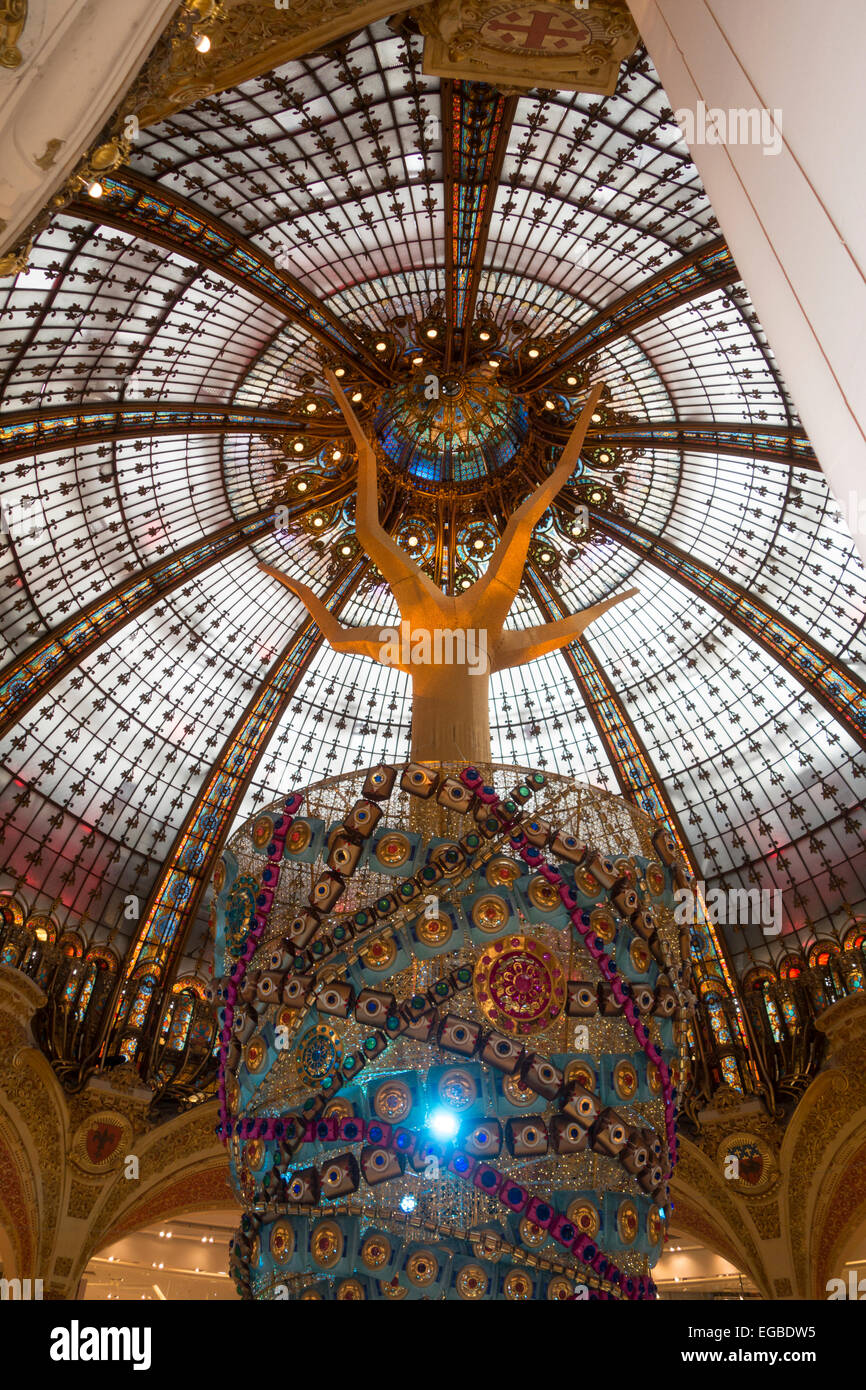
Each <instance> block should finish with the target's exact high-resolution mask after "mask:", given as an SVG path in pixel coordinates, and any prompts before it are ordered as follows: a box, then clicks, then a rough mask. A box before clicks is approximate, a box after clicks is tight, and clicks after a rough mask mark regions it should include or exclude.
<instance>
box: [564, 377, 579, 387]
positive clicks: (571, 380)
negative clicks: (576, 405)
mask: <svg viewBox="0 0 866 1390" xmlns="http://www.w3.org/2000/svg"><path fill="white" fill-rule="evenodd" d="M566 381H567V382H568V384H569V386H576V385H577V377H576V376H569V377H566Z"/></svg>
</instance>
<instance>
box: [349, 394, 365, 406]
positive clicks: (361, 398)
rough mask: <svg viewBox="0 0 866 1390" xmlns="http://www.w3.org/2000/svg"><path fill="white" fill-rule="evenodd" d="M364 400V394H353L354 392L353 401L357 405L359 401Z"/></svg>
mask: <svg viewBox="0 0 866 1390" xmlns="http://www.w3.org/2000/svg"><path fill="white" fill-rule="evenodd" d="M363 399H364V397H363V394H362V393H361V392H360V391H353V392H352V400H353V401H355V403H356V404H357V402H358V401H361V400H363Z"/></svg>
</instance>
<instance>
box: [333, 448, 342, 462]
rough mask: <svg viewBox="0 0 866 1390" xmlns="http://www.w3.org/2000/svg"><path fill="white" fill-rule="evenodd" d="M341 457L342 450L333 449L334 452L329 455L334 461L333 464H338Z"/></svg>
mask: <svg viewBox="0 0 866 1390" xmlns="http://www.w3.org/2000/svg"><path fill="white" fill-rule="evenodd" d="M342 457H343V451H342V449H335V450H334V452H333V453H332V454H331V458H332V459H333V460H334V463H339V462H340V459H341V458H342Z"/></svg>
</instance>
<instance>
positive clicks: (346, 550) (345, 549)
mask: <svg viewBox="0 0 866 1390" xmlns="http://www.w3.org/2000/svg"><path fill="white" fill-rule="evenodd" d="M351 553H352V547H351V546H350V545H341V546H340V554H341V555H351Z"/></svg>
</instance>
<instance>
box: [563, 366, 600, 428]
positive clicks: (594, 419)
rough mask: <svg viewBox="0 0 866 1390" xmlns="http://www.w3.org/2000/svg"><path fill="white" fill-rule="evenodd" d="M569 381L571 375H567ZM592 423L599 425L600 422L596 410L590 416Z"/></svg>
mask: <svg viewBox="0 0 866 1390" xmlns="http://www.w3.org/2000/svg"><path fill="white" fill-rule="evenodd" d="M569 381H571V377H569ZM592 423H593V424H594V425H600V424H601V416H600V415H599V413H598V411H596V412H595V414H594V415H593V417H592Z"/></svg>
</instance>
